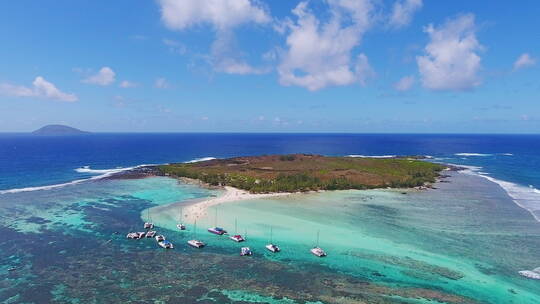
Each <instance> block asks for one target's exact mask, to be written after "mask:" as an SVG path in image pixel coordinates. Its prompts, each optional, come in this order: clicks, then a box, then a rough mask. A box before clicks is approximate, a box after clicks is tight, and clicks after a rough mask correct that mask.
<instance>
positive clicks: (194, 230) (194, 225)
mask: <svg viewBox="0 0 540 304" xmlns="http://www.w3.org/2000/svg"><path fill="white" fill-rule="evenodd" d="M193 236H194V238H195V239H196V238H197V220H195V221H194V223H193Z"/></svg>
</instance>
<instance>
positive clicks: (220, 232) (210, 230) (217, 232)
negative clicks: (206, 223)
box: [208, 207, 227, 235]
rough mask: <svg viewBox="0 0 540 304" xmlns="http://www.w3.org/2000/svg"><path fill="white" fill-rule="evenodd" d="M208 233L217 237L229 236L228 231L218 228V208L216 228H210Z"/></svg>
mask: <svg viewBox="0 0 540 304" xmlns="http://www.w3.org/2000/svg"><path fill="white" fill-rule="evenodd" d="M208 232H210V233H213V234H217V235H224V234H227V230H225V229H223V228H221V227H218V226H217V207H216V217H215V226H214V227H210V228H208Z"/></svg>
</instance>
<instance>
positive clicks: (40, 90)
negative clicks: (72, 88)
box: [0, 76, 78, 102]
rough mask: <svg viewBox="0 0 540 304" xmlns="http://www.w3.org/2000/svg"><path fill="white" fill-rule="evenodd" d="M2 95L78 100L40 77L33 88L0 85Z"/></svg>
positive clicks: (68, 100) (33, 83) (73, 95)
mask: <svg viewBox="0 0 540 304" xmlns="http://www.w3.org/2000/svg"><path fill="white" fill-rule="evenodd" d="M0 94H2V95H7V96H15V97H39V98H47V99H52V100H58V101H66V102H74V101H77V100H78V98H77V96H76V95H75V94H68V93H64V92H62V91H60V90H59V89H58V88H57V87H56V86H55V85H54V84H53V83H51V82H48V81H47V80H45V78H43V77H41V76H38V77H36V79H34V81H33V82H32V87H25V86H18V85H12V84H9V83H0Z"/></svg>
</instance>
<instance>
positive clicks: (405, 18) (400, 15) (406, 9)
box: [389, 0, 423, 28]
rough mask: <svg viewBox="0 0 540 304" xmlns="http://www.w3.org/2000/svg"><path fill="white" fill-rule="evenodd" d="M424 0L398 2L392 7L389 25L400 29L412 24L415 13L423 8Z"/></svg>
mask: <svg viewBox="0 0 540 304" xmlns="http://www.w3.org/2000/svg"><path fill="white" fill-rule="evenodd" d="M422 5H423V3H422V0H397V1H396V2H395V3H394V6H393V7H392V13H391V15H390V20H389V24H390V26H391V27H394V28H400V27H404V26H406V25H408V24H409V23H411V20H412V16H413V15H414V13H415V12H416V11H417V10H419V9H421V8H422Z"/></svg>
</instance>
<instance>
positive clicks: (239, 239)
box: [229, 219, 246, 243]
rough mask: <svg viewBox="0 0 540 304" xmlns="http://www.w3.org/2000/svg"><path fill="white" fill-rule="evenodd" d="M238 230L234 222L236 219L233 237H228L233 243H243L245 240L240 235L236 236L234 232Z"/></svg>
mask: <svg viewBox="0 0 540 304" xmlns="http://www.w3.org/2000/svg"><path fill="white" fill-rule="evenodd" d="M237 228H238V223H237V221H236V219H235V220H234V235H232V236H230V237H229V238H230V239H231V240H233V241H235V242H238V243H240V242H243V241H245V240H246V239H244V237H242V235H240V234H236V230H237Z"/></svg>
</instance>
